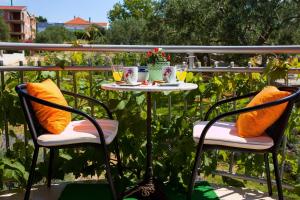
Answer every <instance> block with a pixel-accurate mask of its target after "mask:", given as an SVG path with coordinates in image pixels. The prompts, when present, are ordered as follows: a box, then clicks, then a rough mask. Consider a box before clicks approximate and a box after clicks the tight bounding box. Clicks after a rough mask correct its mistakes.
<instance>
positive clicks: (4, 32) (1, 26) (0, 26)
mask: <svg viewBox="0 0 300 200" xmlns="http://www.w3.org/2000/svg"><path fill="white" fill-rule="evenodd" d="M8 40H9V27H8V25H7V24H6V23H5V21H4V19H3V17H2V13H1V11H0V41H3V42H7V41H8Z"/></svg>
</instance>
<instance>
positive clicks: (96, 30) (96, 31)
mask: <svg viewBox="0 0 300 200" xmlns="http://www.w3.org/2000/svg"><path fill="white" fill-rule="evenodd" d="M74 34H75V36H76V38H77V39H79V40H85V41H88V42H89V43H91V44H104V43H106V42H107V38H106V36H105V35H106V30H105V29H104V28H103V27H99V26H98V25H95V24H92V25H90V26H89V27H87V28H86V29H85V30H76V31H74Z"/></svg>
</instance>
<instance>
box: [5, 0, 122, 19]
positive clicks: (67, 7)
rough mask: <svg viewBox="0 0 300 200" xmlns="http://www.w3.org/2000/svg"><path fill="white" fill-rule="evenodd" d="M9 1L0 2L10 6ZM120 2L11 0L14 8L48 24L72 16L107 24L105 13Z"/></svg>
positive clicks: (118, 0)
mask: <svg viewBox="0 0 300 200" xmlns="http://www.w3.org/2000/svg"><path fill="white" fill-rule="evenodd" d="M10 1H11V0H0V5H10ZM118 2H122V0H13V5H14V6H27V9H28V11H29V13H30V14H33V15H35V16H43V17H46V18H47V20H48V22H66V21H68V20H71V19H73V17H74V16H76V17H81V18H84V19H86V20H88V19H89V17H91V21H93V22H108V19H107V13H108V11H109V10H111V9H112V8H113V5H114V4H115V3H118Z"/></svg>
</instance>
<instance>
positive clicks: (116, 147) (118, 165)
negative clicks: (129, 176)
mask: <svg viewBox="0 0 300 200" xmlns="http://www.w3.org/2000/svg"><path fill="white" fill-rule="evenodd" d="M115 151H116V156H117V161H118V163H117V167H118V171H119V175H120V176H121V177H122V176H123V167H122V162H121V157H120V150H119V142H118V141H116V143H115Z"/></svg>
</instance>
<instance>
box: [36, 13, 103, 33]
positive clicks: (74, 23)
mask: <svg viewBox="0 0 300 200" xmlns="http://www.w3.org/2000/svg"><path fill="white" fill-rule="evenodd" d="M92 24H94V25H97V26H99V27H102V28H104V29H108V25H109V24H108V23H107V22H91V19H89V21H87V20H85V19H82V18H80V17H75V16H74V18H73V19H72V20H69V21H67V22H65V23H49V22H40V23H38V24H37V31H38V32H41V31H44V30H45V29H46V28H47V27H49V26H64V27H65V28H66V29H68V30H70V31H75V30H85V29H86V28H87V27H89V26H90V25H92Z"/></svg>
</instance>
